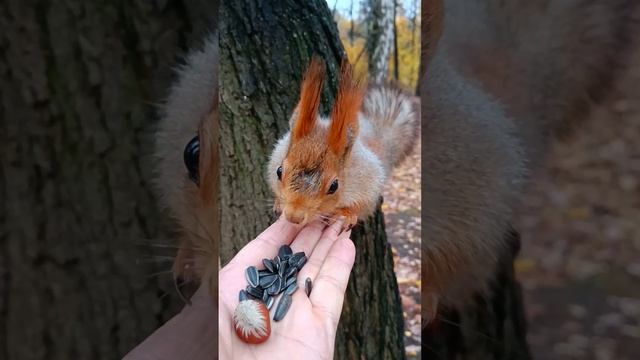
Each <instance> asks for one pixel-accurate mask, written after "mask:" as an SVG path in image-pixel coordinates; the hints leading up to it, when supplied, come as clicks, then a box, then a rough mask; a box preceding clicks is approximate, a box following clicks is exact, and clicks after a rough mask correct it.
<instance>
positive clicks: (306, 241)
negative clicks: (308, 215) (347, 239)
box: [291, 220, 327, 257]
mask: <svg viewBox="0 0 640 360" xmlns="http://www.w3.org/2000/svg"><path fill="white" fill-rule="evenodd" d="M326 227H327V226H326V225H325V224H324V223H323V222H322V221H319V220H317V221H314V222H312V223H310V224H309V225H307V226H305V227H304V228H303V229H302V230H300V232H299V233H298V235H297V236H296V238H295V239H293V242H292V243H291V250H293V253H297V252H300V251H303V252H304V254H305V255H306V256H307V257H308V256H309V255H311V253H312V252H313V249H314V248H315V247H316V244H318V240H320V237H321V236H322V232H323V231H324V229H325V228H326Z"/></svg>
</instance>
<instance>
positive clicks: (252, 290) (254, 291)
mask: <svg viewBox="0 0 640 360" xmlns="http://www.w3.org/2000/svg"><path fill="white" fill-rule="evenodd" d="M245 291H246V292H247V294H249V295H251V296H253V297H254V298H255V299H256V300H262V293H264V291H263V290H262V289H259V288H256V287H253V286H251V285H249V286H247V288H246V289H245Z"/></svg>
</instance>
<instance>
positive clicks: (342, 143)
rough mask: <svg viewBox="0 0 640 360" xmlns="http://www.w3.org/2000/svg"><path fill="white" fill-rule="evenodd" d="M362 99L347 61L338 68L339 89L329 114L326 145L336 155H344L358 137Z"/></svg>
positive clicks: (362, 88) (362, 91)
mask: <svg viewBox="0 0 640 360" xmlns="http://www.w3.org/2000/svg"><path fill="white" fill-rule="evenodd" d="M363 97H364V86H363V84H362V82H361V81H358V80H355V79H354V78H353V71H352V69H351V64H349V61H348V60H347V59H344V60H343V61H342V66H341V68H340V88H339V89H338V95H337V96H336V101H335V103H334V104H333V110H332V112H331V125H330V126H329V135H328V139H327V143H328V145H329V148H330V149H331V150H332V151H333V152H334V153H335V154H338V155H344V154H345V153H346V152H347V151H348V150H349V149H351V146H352V145H353V142H354V140H355V138H356V136H357V135H358V112H359V111H360V106H361V105H362V99H363Z"/></svg>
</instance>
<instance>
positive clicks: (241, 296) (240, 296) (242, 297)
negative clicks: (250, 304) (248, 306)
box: [238, 290, 249, 301]
mask: <svg viewBox="0 0 640 360" xmlns="http://www.w3.org/2000/svg"><path fill="white" fill-rule="evenodd" d="M247 299H249V297H248V296H247V292H246V291H244V290H240V294H238V300H239V301H245V300H247Z"/></svg>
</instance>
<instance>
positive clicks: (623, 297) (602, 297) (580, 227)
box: [516, 53, 640, 360]
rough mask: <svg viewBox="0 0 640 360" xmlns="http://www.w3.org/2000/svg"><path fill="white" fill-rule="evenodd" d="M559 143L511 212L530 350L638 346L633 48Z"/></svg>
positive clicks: (618, 357) (639, 59) (638, 191)
mask: <svg viewBox="0 0 640 360" xmlns="http://www.w3.org/2000/svg"><path fill="white" fill-rule="evenodd" d="M632 64H633V65H632V68H631V69H630V71H628V72H626V73H625V74H624V75H623V76H622V77H621V78H620V81H618V84H617V85H616V89H615V91H613V92H612V93H611V94H609V96H608V99H607V101H605V102H604V103H603V104H602V105H601V106H598V107H597V108H596V109H595V111H594V112H593V113H592V114H591V116H590V118H589V119H588V120H587V121H585V122H584V123H583V124H581V125H580V126H578V127H577V128H576V132H575V134H574V136H573V137H572V138H571V139H569V141H567V142H565V143H562V144H557V146H556V147H555V148H554V151H553V152H552V154H551V155H550V157H549V160H548V166H547V168H545V169H543V170H542V171H540V174H536V176H535V178H534V179H535V181H534V182H533V184H532V186H531V189H530V191H529V193H528V194H527V197H526V198H525V201H524V209H523V211H522V212H521V214H520V215H519V217H518V219H517V227H518V230H520V232H521V235H522V242H523V249H522V252H521V256H520V259H519V260H518V261H517V263H516V269H517V273H518V276H519V278H520V279H521V281H522V284H523V287H524V292H525V301H526V309H527V313H528V319H529V341H530V345H531V348H532V350H533V353H534V355H535V358H536V359H549V360H555V359H597V360H605V359H612V360H614V359H615V360H626V359H629V360H632V359H638V358H639V356H640V355H639V354H640V185H639V184H640V53H639V54H637V55H636V56H634V58H633V61H632Z"/></svg>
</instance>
